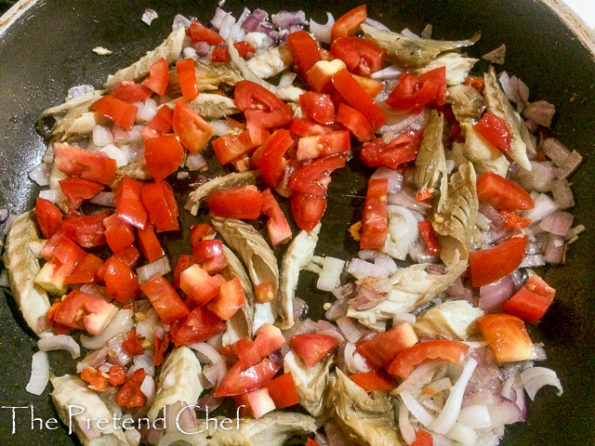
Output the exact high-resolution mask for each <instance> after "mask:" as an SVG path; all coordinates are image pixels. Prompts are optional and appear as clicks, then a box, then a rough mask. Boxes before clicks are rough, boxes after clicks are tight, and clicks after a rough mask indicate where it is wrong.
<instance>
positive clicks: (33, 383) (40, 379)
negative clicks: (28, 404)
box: [25, 352, 50, 395]
mask: <svg viewBox="0 0 595 446" xmlns="http://www.w3.org/2000/svg"><path fill="white" fill-rule="evenodd" d="M49 381H50V362H49V361H48V354H47V353H46V352H36V353H34V354H33V357H32V358H31V378H29V382H28V383H27V387H26V388H25V390H27V392H29V393H32V394H33V395H41V394H42V393H43V391H44V390H45V388H46V387H47V385H48V382H49Z"/></svg>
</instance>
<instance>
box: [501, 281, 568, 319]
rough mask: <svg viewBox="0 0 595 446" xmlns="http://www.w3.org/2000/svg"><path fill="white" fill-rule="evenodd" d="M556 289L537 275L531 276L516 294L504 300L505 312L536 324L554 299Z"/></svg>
mask: <svg viewBox="0 0 595 446" xmlns="http://www.w3.org/2000/svg"><path fill="white" fill-rule="evenodd" d="M555 294H556V290H555V289H553V288H552V287H550V286H549V285H548V284H547V283H545V282H544V281H543V279H541V277H539V276H537V275H533V276H531V277H530V278H529V280H528V281H527V283H526V284H525V286H523V287H522V288H521V289H520V290H519V291H518V292H517V293H516V294H515V295H514V296H512V297H511V298H510V299H508V300H507V301H506V302H504V312H505V313H508V314H512V315H513V316H516V317H518V318H521V319H522V320H524V321H525V322H528V323H530V324H534V323H535V322H537V321H538V320H539V319H541V318H542V317H543V315H544V314H545V313H546V311H547V310H548V308H549V307H550V305H551V304H552V302H553V300H554V296H555Z"/></svg>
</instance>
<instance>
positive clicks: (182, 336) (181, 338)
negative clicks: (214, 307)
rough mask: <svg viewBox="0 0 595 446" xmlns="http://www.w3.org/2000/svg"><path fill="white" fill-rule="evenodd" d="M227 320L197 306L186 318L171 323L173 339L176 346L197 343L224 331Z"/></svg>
mask: <svg viewBox="0 0 595 446" xmlns="http://www.w3.org/2000/svg"><path fill="white" fill-rule="evenodd" d="M226 328H227V327H226V325H225V322H223V321H222V320H221V319H219V318H218V317H217V316H216V315H215V314H213V313H211V312H210V311H209V310H207V309H204V308H201V307H196V308H194V309H193V310H192V311H191V312H190V313H188V316H186V317H185V318H184V319H178V320H177V321H174V322H173V323H172V324H171V327H170V333H171V339H172V341H173V343H174V345H175V346H176V347H178V346H180V345H188V344H195V343H197V342H203V341H206V340H207V339H209V338H211V337H213V336H216V335H218V334H219V333H223V332H224V331H225V330H226Z"/></svg>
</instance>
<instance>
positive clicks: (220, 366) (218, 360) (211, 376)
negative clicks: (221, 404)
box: [189, 342, 227, 386]
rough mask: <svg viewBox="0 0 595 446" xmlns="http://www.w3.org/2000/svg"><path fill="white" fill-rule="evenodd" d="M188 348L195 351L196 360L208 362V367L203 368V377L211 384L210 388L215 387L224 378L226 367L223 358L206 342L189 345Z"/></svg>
mask: <svg viewBox="0 0 595 446" xmlns="http://www.w3.org/2000/svg"><path fill="white" fill-rule="evenodd" d="M189 347H190V348H192V349H194V350H196V352H197V354H198V359H199V360H200V361H201V362H202V363H206V362H208V363H209V365H207V366H205V367H204V368H203V375H204V376H205V378H206V379H207V380H208V381H209V382H210V383H211V385H212V386H215V385H217V384H218V383H219V382H220V381H221V380H222V379H223V377H224V376H225V373H226V372H227V366H226V364H225V360H224V359H223V356H221V354H220V353H219V352H218V351H217V350H215V349H214V348H213V347H212V346H210V345H209V344H207V343H206V342H201V343H198V344H192V345H189Z"/></svg>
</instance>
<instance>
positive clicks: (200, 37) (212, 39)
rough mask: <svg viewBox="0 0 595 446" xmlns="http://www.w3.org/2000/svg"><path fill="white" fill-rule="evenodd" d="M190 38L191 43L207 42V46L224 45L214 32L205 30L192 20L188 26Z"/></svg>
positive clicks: (221, 38) (201, 25) (205, 28)
mask: <svg viewBox="0 0 595 446" xmlns="http://www.w3.org/2000/svg"><path fill="white" fill-rule="evenodd" d="M189 31H190V38H191V39H192V41H193V42H207V43H208V44H209V45H219V44H220V43H225V40H223V37H221V36H220V35H219V34H218V33H217V32H216V31H213V30H212V29H210V28H207V27H206V26H204V25H203V24H201V23H200V22H199V21H197V20H193V21H192V23H191V24H190V30H189Z"/></svg>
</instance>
